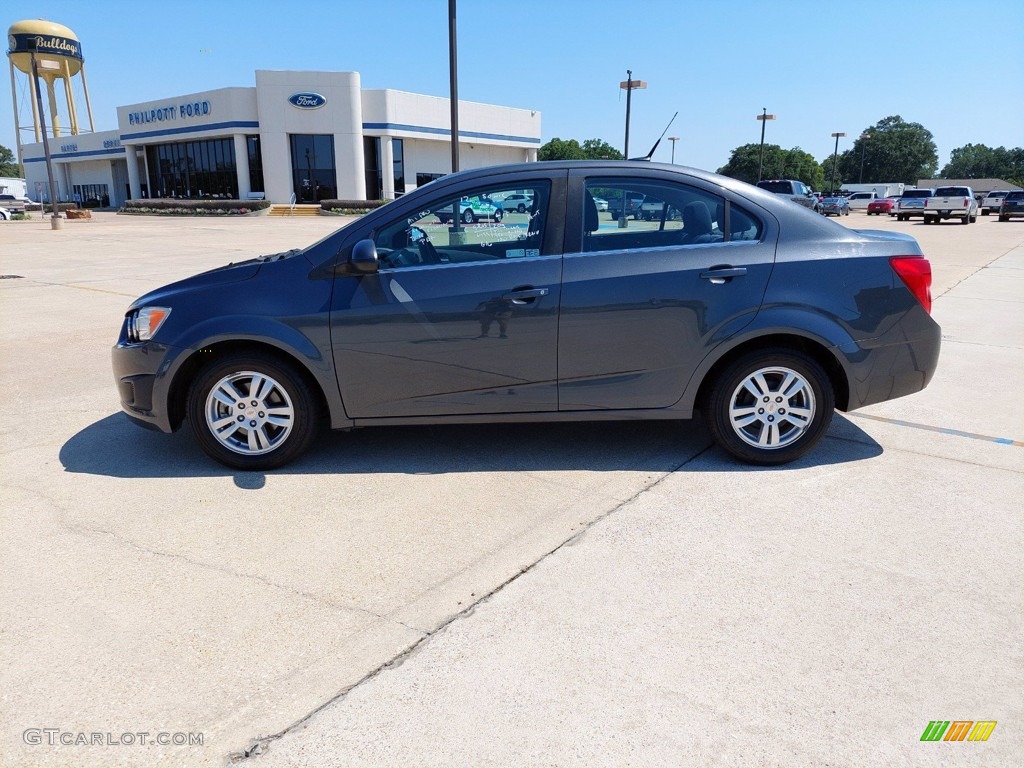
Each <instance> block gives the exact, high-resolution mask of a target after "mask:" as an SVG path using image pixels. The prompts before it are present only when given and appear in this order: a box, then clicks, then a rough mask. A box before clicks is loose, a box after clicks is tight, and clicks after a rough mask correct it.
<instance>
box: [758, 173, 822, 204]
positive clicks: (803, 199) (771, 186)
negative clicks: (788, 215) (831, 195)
mask: <svg viewBox="0 0 1024 768" xmlns="http://www.w3.org/2000/svg"><path fill="white" fill-rule="evenodd" d="M757 186H758V187H760V188H761V189H764V190H767V191H768V192H772V193H773V194H776V195H782V196H784V197H786V198H788V199H789V200H792V201H793V202H794V203H796V204H798V205H802V206H803V207H804V208H810V209H811V210H812V211H818V210H820V207H821V205H820V203H819V202H818V196H817V195H816V194H815V193H814V192H813V191H811V188H810V187H808V186H807V185H806V184H804V183H803V182H802V181H796V180H795V179H770V180H765V181H759V182H757Z"/></svg>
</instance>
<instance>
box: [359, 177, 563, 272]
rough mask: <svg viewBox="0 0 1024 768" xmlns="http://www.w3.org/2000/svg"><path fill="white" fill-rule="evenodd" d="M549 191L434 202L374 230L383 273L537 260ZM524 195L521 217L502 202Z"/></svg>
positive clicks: (521, 189)
mask: <svg viewBox="0 0 1024 768" xmlns="http://www.w3.org/2000/svg"><path fill="white" fill-rule="evenodd" d="M550 189H551V185H550V183H549V182H547V181H536V182H518V183H516V185H514V186H495V187H485V188H480V189H474V190H470V191H468V192H463V193H461V194H459V195H451V196H446V197H442V198H438V199H437V200H435V201H433V202H432V203H428V204H427V205H426V206H424V208H423V209H422V210H420V211H418V212H417V213H415V214H414V215H412V216H407V217H403V218H401V219H399V220H397V221H393V222H391V223H389V224H385V225H383V226H381V227H380V228H378V229H377V230H376V231H375V232H374V235H373V239H374V243H375V244H376V246H377V255H378V258H379V259H380V264H381V267H382V268H384V269H399V268H404V267H422V266H433V265H437V264H465V263H471V262H485V261H495V260H499V259H526V258H531V257H537V256H541V255H542V253H541V249H542V247H543V242H544V223H545V221H546V219H547V211H548V201H549V199H550ZM514 194H515V195H525V196H526V199H528V200H529V201H530V207H529V208H527V209H526V210H525V211H524V212H523V213H519V212H518V211H517V210H511V211H507V210H505V208H504V206H503V204H502V201H503V200H504V199H505V198H506V197H508V196H511V195H514Z"/></svg>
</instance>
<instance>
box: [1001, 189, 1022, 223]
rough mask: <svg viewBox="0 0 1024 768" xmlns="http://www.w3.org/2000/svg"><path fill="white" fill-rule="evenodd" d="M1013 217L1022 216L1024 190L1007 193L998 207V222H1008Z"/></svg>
mask: <svg viewBox="0 0 1024 768" xmlns="http://www.w3.org/2000/svg"><path fill="white" fill-rule="evenodd" d="M1014 216H1024V190H1021V189H1015V190H1013V191H1012V192H1007V193H1006V197H1004V198H1003V202H1002V203H1001V204H1000V205H999V220H1000V221H1009V220H1010V219H1011V218H1013V217H1014Z"/></svg>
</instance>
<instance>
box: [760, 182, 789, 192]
mask: <svg viewBox="0 0 1024 768" xmlns="http://www.w3.org/2000/svg"><path fill="white" fill-rule="evenodd" d="M757 186H759V187H760V188H761V189H767V190H768V191H769V192H774V193H775V194H776V195H793V194H796V193H795V192H794V191H793V183H792V182H790V181H759V182H757Z"/></svg>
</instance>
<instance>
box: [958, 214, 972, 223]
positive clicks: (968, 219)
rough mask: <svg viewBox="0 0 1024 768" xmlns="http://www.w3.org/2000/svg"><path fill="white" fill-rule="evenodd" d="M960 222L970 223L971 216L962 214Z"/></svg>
mask: <svg viewBox="0 0 1024 768" xmlns="http://www.w3.org/2000/svg"><path fill="white" fill-rule="evenodd" d="M960 223H961V224H970V223H971V217H970V216H964V217H963V218H962V219H960Z"/></svg>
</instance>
